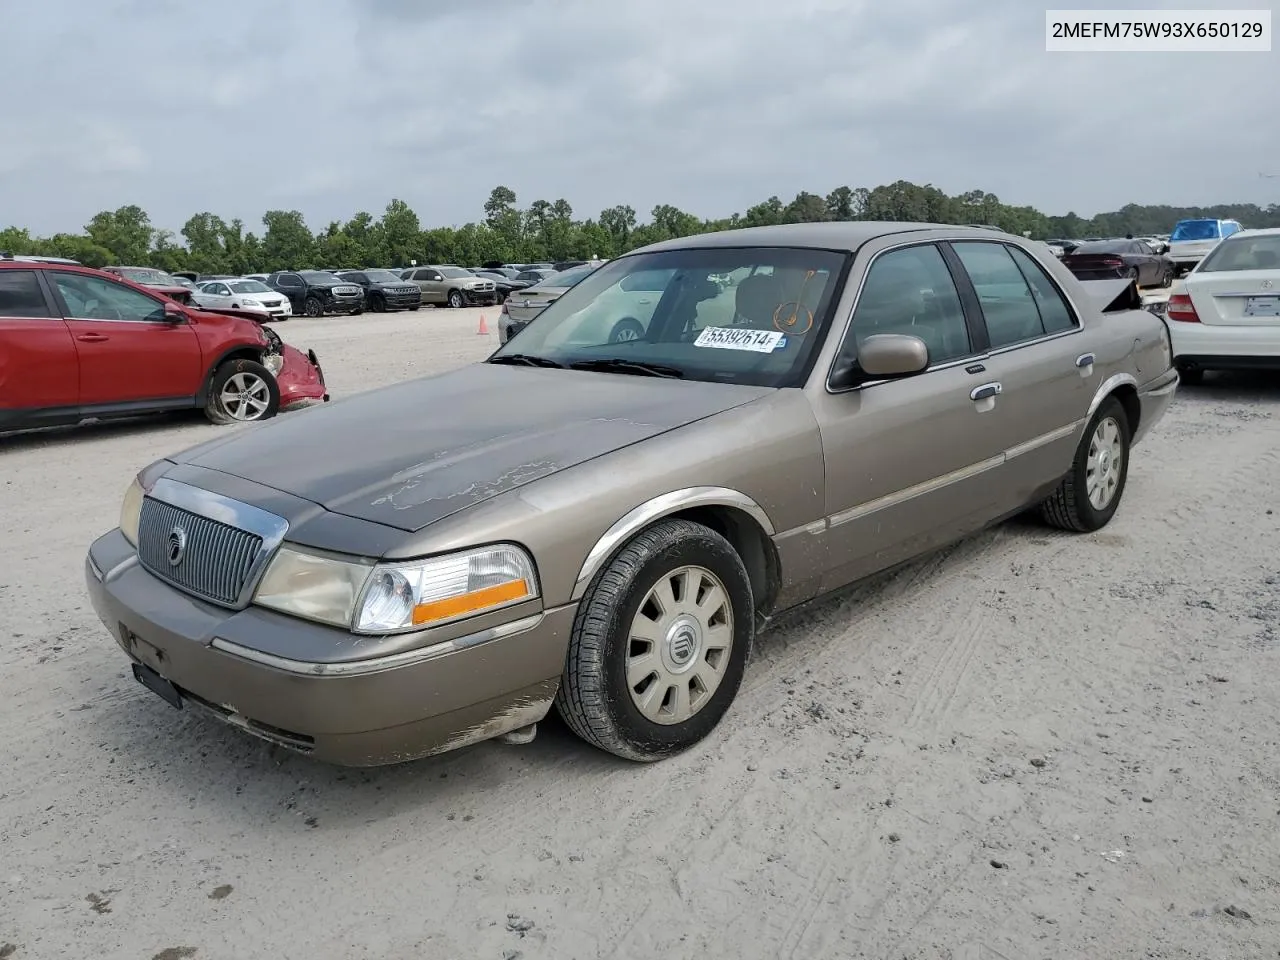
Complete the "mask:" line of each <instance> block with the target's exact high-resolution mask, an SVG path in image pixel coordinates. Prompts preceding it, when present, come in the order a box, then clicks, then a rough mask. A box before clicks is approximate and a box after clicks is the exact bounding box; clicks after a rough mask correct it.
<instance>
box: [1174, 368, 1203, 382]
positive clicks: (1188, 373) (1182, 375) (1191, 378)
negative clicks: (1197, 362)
mask: <svg viewBox="0 0 1280 960" xmlns="http://www.w3.org/2000/svg"><path fill="white" fill-rule="evenodd" d="M1178 383H1179V384H1180V385H1181V386H1184V387H1198V386H1200V385H1201V384H1202V383H1204V368H1203V367H1179V368H1178Z"/></svg>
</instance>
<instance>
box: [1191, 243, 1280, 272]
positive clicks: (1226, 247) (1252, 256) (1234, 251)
mask: <svg viewBox="0 0 1280 960" xmlns="http://www.w3.org/2000/svg"><path fill="white" fill-rule="evenodd" d="M1278 268H1280V234H1273V233H1272V234H1262V235H1260V236H1253V237H1250V236H1247V235H1245V236H1240V235H1239V234H1237V235H1236V236H1234V237H1229V238H1228V239H1226V240H1223V241H1222V242H1221V243H1220V244H1218V245H1217V246H1216V247H1214V248H1213V249H1212V250H1211V251H1209V255H1208V256H1207V257H1205V258H1204V260H1202V261H1201V262H1200V266H1199V267H1198V268H1197V270H1196V273H1232V272H1235V271H1240V270H1276V269H1278Z"/></svg>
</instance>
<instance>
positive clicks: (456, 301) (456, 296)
mask: <svg viewBox="0 0 1280 960" xmlns="http://www.w3.org/2000/svg"><path fill="white" fill-rule="evenodd" d="M449 306H451V307H453V309H455V310H457V309H458V308H459V307H461V306H462V293H461V292H460V291H458V290H450V291H449Z"/></svg>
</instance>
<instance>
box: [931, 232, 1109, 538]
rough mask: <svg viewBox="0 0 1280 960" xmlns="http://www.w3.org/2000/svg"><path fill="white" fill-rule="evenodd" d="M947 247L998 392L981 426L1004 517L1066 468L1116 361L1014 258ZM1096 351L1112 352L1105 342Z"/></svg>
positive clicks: (1054, 289)
mask: <svg viewBox="0 0 1280 960" xmlns="http://www.w3.org/2000/svg"><path fill="white" fill-rule="evenodd" d="M950 246H951V249H952V250H954V251H955V253H956V257H957V259H958V260H959V261H960V263H961V264H962V265H963V267H964V274H963V276H962V277H961V282H962V283H964V282H965V280H966V279H967V280H968V281H970V282H972V284H973V288H974V291H975V292H976V294H977V300H978V303H979V306H980V308H981V313H982V317H983V326H984V327H985V329H986V334H987V339H988V342H989V343H990V348H989V354H988V355H987V356H986V357H985V358H983V361H982V362H983V364H984V365H985V366H986V376H987V377H988V379H990V380H992V381H994V382H997V383H999V384H1000V400H1001V402H1000V404H999V405H998V407H997V409H995V410H993V411H992V412H991V416H990V417H989V418H988V419H989V425H990V427H991V428H992V430H993V431H995V434H996V436H998V438H999V441H1000V444H1001V446H1002V448H1003V449H1004V451H1005V460H1006V463H1005V467H1004V470H1003V471H1002V473H1003V477H1004V482H1003V483H1001V484H1000V489H1001V491H1002V492H1003V493H1004V495H1005V499H1004V502H1003V504H1002V508H1001V513H1007V512H1010V511H1014V510H1018V509H1020V508H1021V507H1023V506H1026V505H1027V503H1028V501H1029V500H1030V499H1031V498H1033V497H1034V496H1035V495H1037V494H1039V493H1043V492H1044V488H1045V487H1046V486H1050V485H1053V484H1055V483H1056V482H1057V481H1058V480H1060V479H1061V478H1062V477H1063V475H1064V474H1065V473H1066V472H1067V470H1068V469H1069V468H1070V466H1071V462H1072V459H1073V457H1074V455H1075V449H1076V444H1077V443H1078V442H1079V439H1080V433H1081V431H1082V430H1083V429H1084V422H1083V418H1084V417H1085V416H1086V414H1087V412H1088V409H1089V403H1090V401H1091V400H1092V398H1093V395H1094V392H1095V391H1096V390H1097V388H1098V386H1099V385H1100V382H1101V375H1100V374H1099V373H1098V371H1099V370H1100V369H1102V366H1103V364H1104V363H1108V362H1111V361H1113V360H1116V359H1119V357H1117V356H1113V355H1111V354H1108V355H1106V356H1095V355H1094V353H1093V352H1091V347H1090V343H1089V341H1091V340H1093V339H1094V338H1093V337H1090V336H1088V335H1086V334H1085V332H1084V331H1083V330H1082V327H1081V324H1080V320H1079V318H1078V317H1077V316H1076V313H1075V311H1074V310H1073V309H1072V307H1071V305H1070V304H1069V303H1068V302H1067V300H1066V298H1065V297H1064V296H1063V294H1062V292H1061V290H1059V289H1058V286H1057V284H1055V283H1054V282H1053V280H1052V279H1051V278H1050V277H1049V275H1048V274H1047V273H1046V272H1045V271H1044V270H1043V269H1042V268H1041V267H1040V266H1039V265H1038V264H1037V263H1036V262H1035V261H1034V259H1033V258H1032V257H1031V256H1030V255H1029V254H1027V253H1026V252H1025V251H1024V250H1021V249H1019V248H1018V247H1017V246H1016V245H1014V244H1008V243H1000V242H998V241H994V240H991V241H988V240H963V241H961V240H957V241H952V242H951V244H950ZM1105 342H1106V343H1109V344H1112V345H1111V346H1110V349H1111V350H1115V349H1116V348H1117V346H1116V345H1115V341H1114V338H1110V339H1109V340H1107V341H1105ZM1118 346H1119V349H1121V350H1122V351H1123V350H1126V349H1127V347H1126V346H1125V345H1124V344H1119V345H1118ZM1092 349H1093V350H1097V349H1107V347H1106V346H1099V345H1096V344H1095V345H1094V347H1093V348H1092Z"/></svg>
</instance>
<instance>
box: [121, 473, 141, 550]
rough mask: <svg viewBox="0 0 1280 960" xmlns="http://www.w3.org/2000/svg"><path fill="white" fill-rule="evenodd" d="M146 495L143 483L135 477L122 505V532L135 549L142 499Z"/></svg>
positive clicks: (125, 493)
mask: <svg viewBox="0 0 1280 960" xmlns="http://www.w3.org/2000/svg"><path fill="white" fill-rule="evenodd" d="M145 494H146V491H144V490H143V489H142V481H140V480H139V479H138V478H137V477H134V478H133V483H131V484H129V489H128V490H126V491H125V492H124V502H123V503H122V504H120V532H121V533H123V534H124V538H125V539H126V540H128V541H129V543H131V544H132V545H133V546H135V547H136V546H137V545H138V524H139V522H140V521H141V519H142V498H143V496H145Z"/></svg>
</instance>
